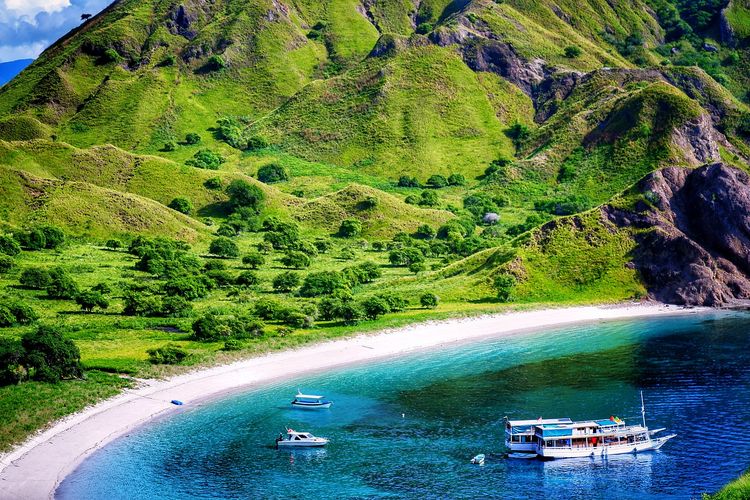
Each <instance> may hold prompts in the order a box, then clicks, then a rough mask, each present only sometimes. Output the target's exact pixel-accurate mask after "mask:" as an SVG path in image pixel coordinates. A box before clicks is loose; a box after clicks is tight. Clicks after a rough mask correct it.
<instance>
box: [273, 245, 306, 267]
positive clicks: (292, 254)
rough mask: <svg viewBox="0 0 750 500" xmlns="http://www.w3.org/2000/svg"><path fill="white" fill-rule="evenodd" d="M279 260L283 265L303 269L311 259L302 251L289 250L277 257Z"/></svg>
mask: <svg viewBox="0 0 750 500" xmlns="http://www.w3.org/2000/svg"><path fill="white" fill-rule="evenodd" d="M279 261H280V262H281V263H282V264H283V265H284V266H285V267H291V268H293V269H303V268H306V267H310V263H311V259H310V257H308V256H307V254H305V253H304V252H298V251H295V250H292V251H289V252H287V253H286V254H284V256H283V257H282V258H281V259H279Z"/></svg>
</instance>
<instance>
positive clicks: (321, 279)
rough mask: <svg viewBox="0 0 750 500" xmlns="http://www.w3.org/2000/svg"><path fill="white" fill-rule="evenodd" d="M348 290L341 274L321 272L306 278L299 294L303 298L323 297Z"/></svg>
mask: <svg viewBox="0 0 750 500" xmlns="http://www.w3.org/2000/svg"><path fill="white" fill-rule="evenodd" d="M346 289H348V287H347V285H346V282H345V280H344V277H343V275H342V274H341V273H340V272H337V271H319V272H315V273H310V274H308V275H307V276H305V280H304V281H303V283H302V288H300V291H299V294H300V295H301V296H303V297H321V296H324V295H331V294H333V293H334V292H336V291H337V290H346Z"/></svg>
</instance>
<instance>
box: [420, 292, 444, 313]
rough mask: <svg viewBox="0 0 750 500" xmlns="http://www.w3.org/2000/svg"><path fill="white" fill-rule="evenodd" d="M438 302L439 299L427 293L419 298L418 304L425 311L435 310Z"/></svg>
mask: <svg viewBox="0 0 750 500" xmlns="http://www.w3.org/2000/svg"><path fill="white" fill-rule="evenodd" d="M438 302H440V298H438V296H437V295H435V294H434V293H430V292H427V293H425V294H422V296H421V297H419V303H420V304H422V307H424V308H425V309H435V308H436V307H437V306H438Z"/></svg>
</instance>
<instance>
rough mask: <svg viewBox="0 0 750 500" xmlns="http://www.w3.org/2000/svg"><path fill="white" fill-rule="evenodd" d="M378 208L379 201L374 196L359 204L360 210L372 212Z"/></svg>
mask: <svg viewBox="0 0 750 500" xmlns="http://www.w3.org/2000/svg"><path fill="white" fill-rule="evenodd" d="M377 206H378V199H377V198H376V197H374V196H367V197H365V199H364V200H362V201H360V202H359V203H358V204H357V208H358V209H360V210H372V209H373V208H376V207H377Z"/></svg>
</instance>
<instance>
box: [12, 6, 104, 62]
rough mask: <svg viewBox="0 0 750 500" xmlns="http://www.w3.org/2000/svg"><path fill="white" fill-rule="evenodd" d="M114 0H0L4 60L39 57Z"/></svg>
mask: <svg viewBox="0 0 750 500" xmlns="http://www.w3.org/2000/svg"><path fill="white" fill-rule="evenodd" d="M111 2H112V0H0V62H6V61H14V60H16V59H33V58H36V57H37V56H38V55H39V54H40V53H41V52H42V51H43V50H44V49H46V48H47V47H49V46H50V45H51V44H52V43H54V42H55V40H57V39H58V38H60V37H61V36H63V35H64V34H65V33H67V32H68V31H70V30H71V29H72V28H75V27H76V26H78V25H79V24H81V14H84V13H86V14H97V13H98V12H99V11H101V10H102V9H103V8H104V7H106V6H107V5H109V4H110V3H111Z"/></svg>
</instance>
